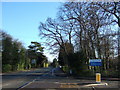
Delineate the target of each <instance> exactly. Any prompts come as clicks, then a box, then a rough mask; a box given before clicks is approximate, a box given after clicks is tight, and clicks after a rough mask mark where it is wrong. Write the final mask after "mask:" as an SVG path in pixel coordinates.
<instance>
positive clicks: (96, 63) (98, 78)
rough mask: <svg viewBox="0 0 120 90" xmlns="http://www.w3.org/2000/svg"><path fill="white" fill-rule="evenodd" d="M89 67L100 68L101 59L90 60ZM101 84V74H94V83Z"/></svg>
mask: <svg viewBox="0 0 120 90" xmlns="http://www.w3.org/2000/svg"><path fill="white" fill-rule="evenodd" d="M89 63H90V66H102V60H101V59H90V60H89ZM100 82H101V74H100V73H96V83H100Z"/></svg>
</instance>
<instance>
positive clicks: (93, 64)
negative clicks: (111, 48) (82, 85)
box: [89, 59, 102, 66]
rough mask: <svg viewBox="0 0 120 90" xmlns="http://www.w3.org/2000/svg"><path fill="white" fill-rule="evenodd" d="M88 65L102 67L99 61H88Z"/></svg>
mask: <svg viewBox="0 0 120 90" xmlns="http://www.w3.org/2000/svg"><path fill="white" fill-rule="evenodd" d="M89 63H90V66H102V60H101V59H90V60H89Z"/></svg>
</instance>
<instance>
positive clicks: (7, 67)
mask: <svg viewBox="0 0 120 90" xmlns="http://www.w3.org/2000/svg"><path fill="white" fill-rule="evenodd" d="M11 70H12V66H11V65H10V64H5V65H2V72H9V71H11Z"/></svg>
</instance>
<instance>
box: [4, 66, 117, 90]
mask: <svg viewBox="0 0 120 90" xmlns="http://www.w3.org/2000/svg"><path fill="white" fill-rule="evenodd" d="M2 81H3V82H2V88H3V90H4V89H6V88H12V90H13V89H14V90H16V89H18V90H24V89H25V88H32V89H36V88H38V89H39V88H50V89H51V88H52V89H53V88H54V89H58V88H69V89H70V88H74V89H75V88H76V89H77V90H79V89H80V88H86V89H87V90H97V89H99V88H109V89H110V88H111V89H113V90H118V83H119V81H118V80H112V81H111V80H102V83H101V84H96V83H95V80H93V79H78V78H73V77H70V76H69V77H68V76H67V75H66V74H65V73H63V72H62V71H61V69H60V68H41V69H35V70H31V71H25V72H15V73H9V74H4V75H3V76H2ZM111 89H110V90H111Z"/></svg>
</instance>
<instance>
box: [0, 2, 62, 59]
mask: <svg viewBox="0 0 120 90" xmlns="http://www.w3.org/2000/svg"><path fill="white" fill-rule="evenodd" d="M60 5H61V3H60V2H2V30H3V31H5V32H7V33H8V34H10V35H11V36H12V37H13V38H14V39H18V40H19V41H21V42H22V43H23V45H24V46H25V47H26V48H27V46H28V45H30V43H31V41H37V42H43V41H42V40H41V39H40V37H39V29H38V27H39V25H40V22H45V21H46V19H47V18H48V17H51V18H56V16H57V12H58V8H59V7H60ZM0 28H1V27H0ZM45 54H46V56H47V57H48V60H50V61H52V60H53V58H55V57H54V55H50V54H49V51H45Z"/></svg>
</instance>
